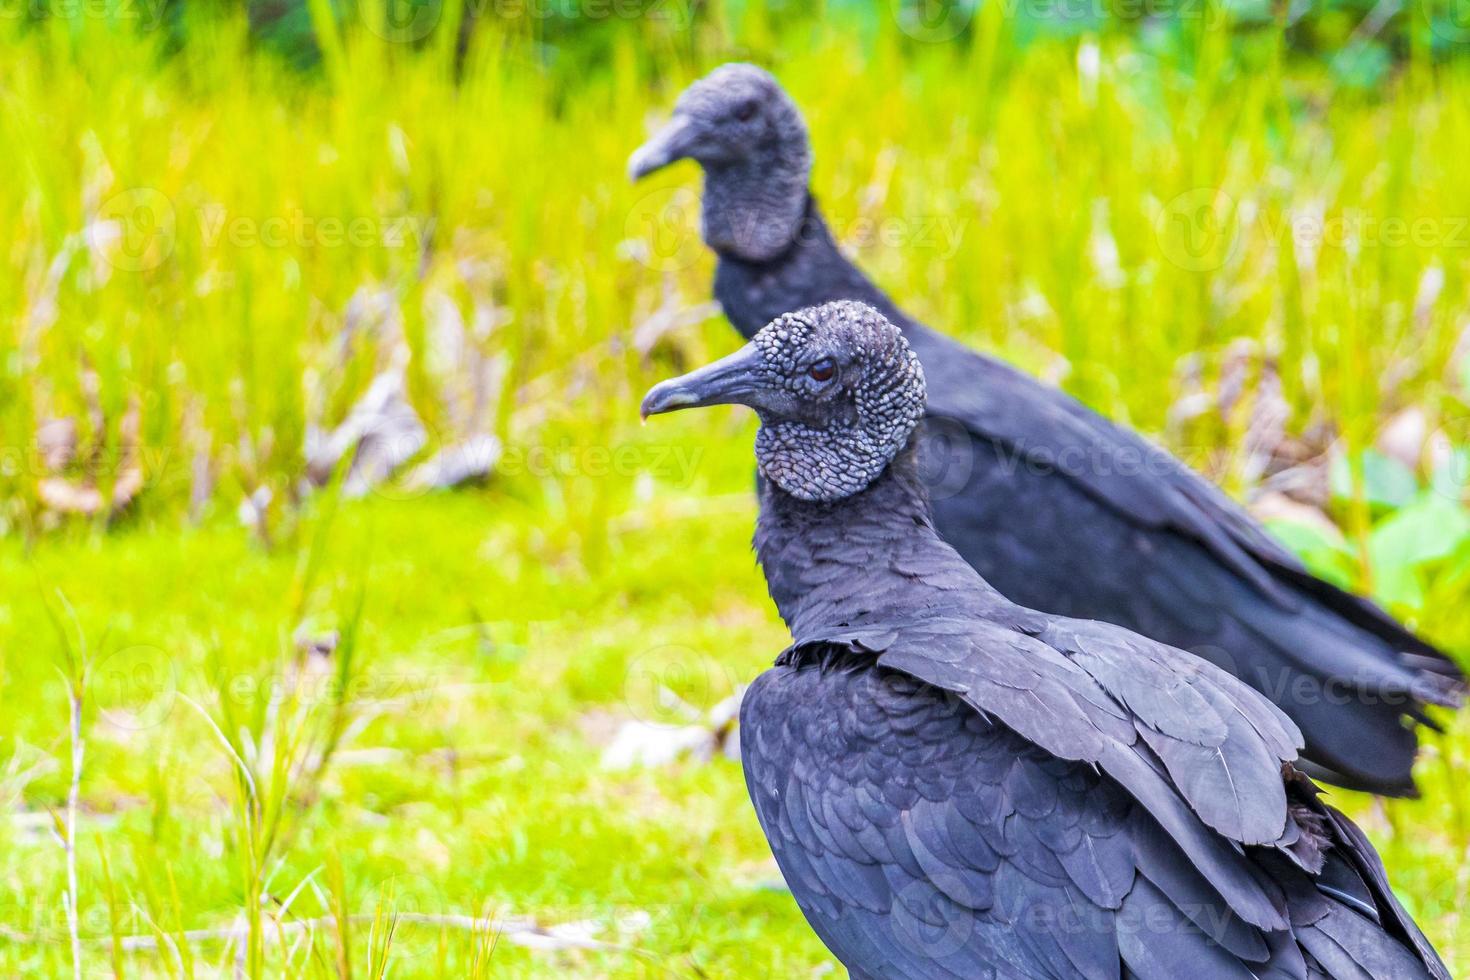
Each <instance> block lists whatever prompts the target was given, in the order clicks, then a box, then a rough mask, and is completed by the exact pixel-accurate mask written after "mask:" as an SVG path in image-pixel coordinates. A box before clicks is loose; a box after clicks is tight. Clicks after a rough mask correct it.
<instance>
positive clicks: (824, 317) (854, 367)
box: [643, 300, 924, 502]
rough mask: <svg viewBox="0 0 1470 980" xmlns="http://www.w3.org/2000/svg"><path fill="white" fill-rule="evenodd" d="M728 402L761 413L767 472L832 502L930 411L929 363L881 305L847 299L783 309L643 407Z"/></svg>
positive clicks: (785, 485)
mask: <svg viewBox="0 0 1470 980" xmlns="http://www.w3.org/2000/svg"><path fill="white" fill-rule="evenodd" d="M729 404H739V405H748V406H750V407H751V408H754V409H755V410H756V412H758V413H759V414H760V418H761V429H760V433H759V434H758V435H757V436H756V440H755V455H756V461H757V462H758V464H759V466H760V471H761V474H762V475H763V476H765V477H766V479H768V480H770V481H772V482H773V483H775V484H776V485H777V486H778V487H780V488H781V489H782V490H785V491H786V492H787V493H789V494H791V495H792V496H794V497H797V498H800V499H802V500H811V501H825V502H831V501H835V500H841V499H842V498H844V497H850V496H852V495H853V494H855V493H858V492H860V491H862V490H864V489H866V488H867V487H868V485H869V484H871V483H872V482H873V481H874V480H875V479H877V478H878V476H879V474H881V473H882V472H883V470H884V468H885V467H886V466H887V465H888V464H889V463H890V462H892V461H893V458H894V456H896V455H898V452H899V451H900V450H901V449H903V447H904V445H905V444H906V443H907V442H908V438H909V434H910V433H912V432H913V429H914V426H916V425H917V424H918V423H919V420H920V419H921V418H922V417H923V415H924V372H923V369H922V368H921V367H920V366H919V359H918V357H917V356H916V355H915V354H914V352H913V351H912V350H911V349H910V348H909V345H908V342H907V341H906V340H904V338H903V334H901V333H899V331H898V328H897V327H895V326H894V325H893V324H891V323H889V322H888V320H887V319H885V318H884V316H883V314H881V313H879V312H878V311H877V310H875V309H873V308H872V307H870V306H866V305H864V304H862V303H856V302H852V301H849V300H842V301H839V302H836V303H826V304H824V305H822V306H813V307H810V308H808V309H805V310H801V311H799V312H796V313H787V314H785V315H784V316H781V317H778V318H776V319H775V320H772V321H771V322H770V323H769V324H767V325H766V326H765V327H764V328H762V329H761V331H760V332H759V333H757V334H756V335H755V337H753V338H752V339H751V341H750V343H748V344H746V345H745V346H744V347H742V348H741V349H740V350H738V351H736V352H735V353H734V354H731V355H730V356H729V357H725V358H722V359H721V360H718V361H716V362H715V363H713V364H710V365H707V366H706V367H702V368H700V369H698V370H697V371H692V372H690V373H689V374H686V375H684V376H683V377H682V378H674V379H672V380H670V381H665V382H663V383H661V384H659V385H656V386H655V387H654V388H653V389H652V390H651V391H649V393H648V395H647V396H646V397H645V398H644V399H643V415H644V417H645V418H646V417H647V416H649V415H657V414H661V413H663V412H673V411H678V410H679V409H683V408H698V407H702V406H705V405H729Z"/></svg>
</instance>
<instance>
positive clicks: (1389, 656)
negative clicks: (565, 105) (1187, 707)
mask: <svg viewBox="0 0 1470 980" xmlns="http://www.w3.org/2000/svg"><path fill="white" fill-rule="evenodd" d="M686 157H688V158H692V159H694V160H696V161H697V162H698V163H699V164H700V165H701V166H702V167H703V169H704V177H705V179H704V202H703V203H704V208H703V235H704V239H705V241H706V243H707V244H709V245H710V247H712V248H713V249H714V250H715V251H716V253H717V254H718V256H719V263H718V267H717V271H716V273H715V282H714V291H715V296H716V298H717V299H718V300H719V301H720V303H721V305H722V306H723V307H724V311H725V314H726V315H727V316H728V317H729V319H730V322H731V323H733V324H734V326H735V327H736V329H738V330H739V331H740V333H741V334H743V335H744V336H745V337H747V338H749V337H750V336H752V335H753V334H755V332H756V331H757V330H759V329H760V328H761V327H762V326H764V325H765V324H766V323H767V322H769V321H770V320H772V319H774V318H775V317H777V316H779V315H781V314H782V313H786V312H789V311H791V310H797V309H801V308H803V307H807V306H812V305H815V304H818V303H824V302H828V301H831V300H837V299H855V300H860V301H862V302H864V303H867V304H869V305H870V306H873V307H875V308H877V309H878V310H879V311H881V312H882V313H883V314H884V316H886V317H887V318H888V319H889V320H891V321H892V322H894V323H895V324H897V325H898V326H899V328H900V329H901V330H902V331H903V333H904V336H905V337H906V338H907V339H908V341H909V343H910V345H912V347H913V349H914V350H915V351H916V352H917V354H918V356H919V360H920V361H921V362H922V363H923V365H924V369H925V371H926V372H927V374H928V378H929V418H928V420H927V421H926V423H925V425H924V427H923V429H922V430H921V436H920V440H919V452H920V462H921V472H922V473H923V474H924V475H925V479H926V482H927V483H929V484H930V487H931V491H932V492H931V497H932V499H933V502H934V510H935V521H936V524H937V526H938V528H939V533H940V535H941V536H942V537H943V538H944V539H945V540H946V541H948V542H949V543H950V544H951V545H953V546H954V547H955V548H956V549H957V550H958V551H959V553H960V554H961V555H962V556H963V557H964V559H965V560H966V561H968V562H969V563H970V564H971V565H973V566H974V567H975V569H976V570H977V571H979V572H980V574H981V575H982V576H984V578H985V579H986V580H987V581H989V582H990V583H991V584H992V585H994V586H995V587H996V588H998V589H999V590H1000V591H1001V592H1002V593H1003V594H1005V595H1006V596H1007V597H1009V598H1010V599H1013V600H1015V601H1016V602H1018V603H1020V604H1022V605H1024V606H1028V607H1031V608H1035V609H1044V610H1046V611H1048V612H1054V613H1058V614H1061V615H1067V616H1075V617H1079V618H1085V619H1102V620H1106V621H1108V622H1112V623H1117V624H1119V625H1121V626H1126V627H1128V628H1129V629H1131V630H1134V631H1136V632H1139V633H1142V634H1144V635H1145V636H1148V637H1151V638H1153V639H1156V640H1160V641H1162V642H1164V643H1167V644H1169V645H1171V646H1176V647H1180V648H1182V649H1185V650H1189V651H1191V652H1193V653H1196V654H1198V655H1201V656H1204V657H1205V658H1207V659H1209V660H1211V661H1212V662H1214V663H1215V664H1217V665H1218V666H1221V667H1224V668H1225V669H1226V670H1229V671H1230V672H1232V673H1234V674H1236V675H1237V676H1238V677H1240V678H1241V679H1242V680H1244V681H1245V682H1246V683H1248V684H1250V685H1252V686H1253V687H1255V688H1256V689H1258V690H1260V691H1262V692H1264V693H1265V694H1266V695H1267V696H1268V697H1269V698H1271V700H1273V701H1274V702H1275V703H1276V704H1277V705H1278V706H1279V707H1281V708H1282V709H1283V710H1284V711H1285V712H1286V713H1287V714H1288V715H1290V716H1291V718H1292V719H1293V720H1294V721H1295V722H1296V723H1297V725H1299V726H1300V727H1301V729H1302V731H1303V732H1304V733H1305V736H1306V749H1305V759H1306V760H1307V762H1308V763H1309V764H1310V765H1308V766H1307V768H1309V770H1310V771H1311V772H1312V773H1313V774H1314V775H1317V776H1319V777H1321V778H1324V779H1326V780H1328V781H1330V782H1334V783H1337V784H1339V785H1342V786H1348V787H1352V788H1355V789H1365V790H1370V791H1373V792H1377V793H1384V794H1389V795H1411V794H1413V792H1414V782H1413V776H1412V772H1411V770H1412V767H1413V762H1414V756H1415V752H1416V750H1417V747H1418V738H1417V734H1416V731H1415V723H1416V722H1419V723H1431V722H1430V720H1429V719H1428V717H1427V715H1426V713H1425V706H1426V705H1427V704H1437V705H1446V706H1454V705H1457V704H1458V703H1459V700H1460V692H1461V689H1462V684H1463V675H1462V674H1461V672H1460V670H1459V668H1458V667H1456V666H1455V664H1454V663H1453V662H1452V661H1451V660H1450V659H1449V658H1448V657H1446V656H1445V655H1444V654H1443V653H1442V652H1441V651H1439V650H1438V649H1436V648H1435V647H1433V646H1431V645H1430V644H1428V643H1426V642H1424V641H1423V640H1421V639H1419V638H1418V637H1416V636H1415V635H1414V634H1412V633H1411V632H1409V631H1408V630H1407V629H1405V628H1404V627H1403V626H1402V625H1400V624H1399V623H1398V622H1397V621H1395V620H1394V619H1393V618H1392V617H1390V616H1389V615H1388V614H1387V613H1385V612H1384V611H1383V610H1382V609H1381V608H1379V607H1378V606H1377V605H1375V604H1373V603H1372V602H1370V601H1368V600H1367V599H1364V598H1361V597H1359V596H1356V595H1352V594H1350V593H1348V592H1345V591H1343V590H1341V589H1338V588H1336V587H1335V586H1333V585H1330V584H1329V583H1327V582H1325V581H1323V580H1322V579H1320V578H1317V577H1316V576H1314V575H1312V574H1311V573H1310V572H1309V571H1307V569H1306V568H1305V567H1304V566H1303V565H1302V564H1301V562H1299V561H1298V560H1297V559H1296V557H1295V556H1293V555H1292V554H1291V553H1290V552H1288V551H1287V550H1286V549H1285V548H1284V547H1282V546H1281V544H1279V543H1278V542H1277V541H1276V540H1275V539H1274V538H1272V537H1271V536H1270V535H1269V534H1268V533H1267V532H1266V530H1265V529H1264V528H1262V527H1261V526H1260V525H1259V524H1258V523H1257V522H1256V521H1255V520H1254V519H1253V518H1252V517H1251V516H1250V515H1249V514H1247V513H1246V511H1245V510H1244V509H1243V508H1241V507H1240V506H1238V505H1237V504H1236V503H1235V502H1234V501H1232V500H1231V499H1230V498H1229V497H1227V496H1226V495H1225V494H1223V493H1222V492H1221V491H1219V490H1218V489H1217V488H1216V487H1215V486H1214V485H1212V484H1211V483H1209V482H1208V481H1206V480H1205V479H1203V478H1202V477H1200V476H1199V475H1198V474H1196V473H1194V472H1193V471H1192V470H1190V469H1189V468H1187V467H1186V466H1184V465H1183V464H1182V463H1180V462H1179V461H1178V460H1176V459H1175V458H1174V457H1172V456H1170V455H1169V454H1167V453H1166V452H1164V451H1163V450H1161V449H1159V448H1157V447H1155V446H1154V445H1152V444H1151V443H1149V442H1147V441H1146V440H1144V439H1143V438H1141V437H1140V436H1138V435H1137V434H1135V433H1133V432H1131V431H1129V430H1127V429H1124V428H1122V427H1119V426H1117V425H1114V424H1112V423H1111V422H1109V421H1108V420H1107V419H1104V418H1103V417H1102V416H1100V415H1097V414H1096V413H1094V412H1092V411H1090V410H1088V409H1087V408H1086V407H1084V406H1083V405H1082V404H1081V403H1079V402H1077V401H1076V400H1074V399H1072V398H1071V397H1069V396H1067V395H1066V394H1064V393H1062V392H1061V391H1058V390H1056V389H1054V388H1051V387H1048V386H1046V385H1043V384H1041V383H1040V382H1038V381H1036V380H1034V379H1032V378H1030V377H1028V376H1026V375H1024V374H1022V373H1021V372H1019V371H1017V370H1016V369H1014V368H1012V367H1010V366H1009V365H1007V364H1005V363H1003V362H1001V361H999V360H996V359H994V358H992V357H988V356H986V355H984V354H980V353H977V352H975V351H972V350H969V349H968V348H966V347H964V346H963V345H961V344H959V343H957V342H955V341H954V340H951V339H949V338H948V337H945V336H943V335H941V334H939V333H937V332H935V331H933V330H930V329H929V328H927V327H925V326H924V325H923V324H920V323H918V322H916V321H914V320H913V319H911V318H909V317H908V316H905V315H904V313H903V312H902V311H901V310H900V309H899V308H898V307H897V306H896V305H895V304H894V303H893V302H892V301H891V300H890V299H889V298H888V297H887V296H886V295H885V294H884V293H883V292H882V290H880V289H878V287H876V286H875V285H874V284H873V283H872V282H871V281H869V280H868V278H867V277H866V276H864V275H863V273H862V272H861V271H860V270H859V269H858V268H857V267H856V266H854V265H853V264H852V263H851V262H850V261H848V260H847V258H845V257H844V256H843V255H842V253H841V252H840V251H839V250H838V247H837V245H836V244H835V242H834V241H833V238H832V236H831V234H830V233H829V232H828V229H827V227H826V225H825V223H824V222H823V220H822V215H821V212H820V211H819V210H818V207H817V204H816V201H815V200H814V199H813V197H812V195H811V193H810V192H809V190H808V173H809V171H810V168H811V150H810V146H809V143H808V139H807V131H806V125H805V123H804V122H803V120H802V117H801V113H800V111H799V110H798V109H797V108H796V105H795V104H794V103H793V102H792V101H791V99H790V98H789V97H788V96H787V95H786V93H785V92H784V91H783V90H782V89H781V87H780V85H779V84H777V82H776V81H775V79H774V78H772V77H771V76H770V75H769V74H768V73H767V72H765V71H763V70H761V69H759V68H756V67H753V66H751V65H744V64H732V65H725V66H723V67H721V68H718V69H716V70H715V71H714V72H713V73H711V74H710V75H709V76H707V77H706V78H704V79H702V80H701V81H699V82H696V83H695V84H693V85H692V86H690V87H689V89H688V90H687V91H685V92H684V94H683V95H682V96H681V97H680V99H679V101H678V104H677V105H676V106H675V108H674V112H673V118H672V120H671V121H670V122H669V123H668V125H666V126H665V127H664V128H663V129H662V130H661V131H659V132H658V133H657V134H655V135H654V136H653V137H652V138H651V139H650V140H649V141H648V142H647V143H646V144H645V145H644V146H642V147H641V148H640V149H638V150H637V151H636V152H635V153H634V154H633V156H632V157H631V159H630V160H629V171H630V173H631V175H632V176H633V177H634V178H639V177H642V176H644V175H646V174H648V173H650V172H652V171H654V170H657V169H659V168H661V167H664V166H666V165H668V164H669V163H672V162H673V161H675V160H678V159H681V158H686Z"/></svg>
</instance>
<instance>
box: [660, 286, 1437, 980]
mask: <svg viewBox="0 0 1470 980" xmlns="http://www.w3.org/2000/svg"><path fill="white" fill-rule="evenodd" d="M730 403H738V404H743V405H748V406H750V407H752V408H754V409H755V410H756V411H757V412H758V413H759V415H760V419H761V428H760V432H759V434H758V435H757V436H756V457H757V460H758V463H759V469H760V473H761V475H762V476H763V477H764V481H763V487H762V502H761V503H762V506H761V516H760V521H759V525H758V528H757V531H756V549H757V553H758V555H759V558H760V562H761V565H762V567H763V568H764V570H765V574H766V578H767V582H768V584H769V586H770V591H771V596H772V598H773V599H774V600H775V601H776V604H777V606H778V608H779V609H780V612H781V616H782V617H783V618H784V619H785V620H786V622H787V624H788V625H789V626H790V628H791V632H792V637H793V643H792V645H791V646H790V647H788V648H787V649H786V650H785V652H783V653H782V654H781V655H780V657H779V658H778V659H777V661H776V666H775V667H774V668H772V669H771V670H769V671H767V672H766V673H764V674H762V675H761V676H760V677H759V678H757V679H756V681H755V682H754V683H753V684H752V685H751V687H750V689H749V691H748V692H747V694H746V697H745V701H744V704H743V706H742V708H741V716H740V745H741V752H742V757H743V759H744V766H745V777H746V783H747V785H748V787H749V789H750V795H751V798H752V800H753V802H754V804H755V809H756V814H757V816H758V818H759V820H760V823H761V827H762V828H763V829H764V830H765V833H766V837H767V839H768V840H769V841H770V844H771V849H772V851H773V852H774V853H775V856H776V860H777V863H778V864H779V865H780V867H781V871H782V873H783V875H784V876H785V878H786V881H787V883H788V884H789V885H790V886H791V890H792V893H793V894H794V896H795V897H796V901H797V903H798V904H799V905H800V907H801V909H802V911H803V912H804V913H805V915H806V917H807V919H808V921H809V922H810V923H811V925H812V927H813V928H814V929H815V930H816V931H817V933H818V935H820V936H821V938H822V940H823V942H825V943H826V944H827V946H828V947H829V948H830V949H831V950H832V952H833V953H834V954H835V955H836V956H837V958H838V959H840V960H841V961H842V962H843V964H844V965H846V966H847V968H848V969H849V971H851V973H852V975H853V976H854V977H857V978H879V977H882V978H923V980H930V978H935V980H942V978H962V980H978V978H984V977H1053V978H1059V980H1060V978H1072V977H1085V978H1088V980H1102V978H1121V977H1137V978H1141V980H1155V978H1157V980H1178V978H1180V977H1184V976H1199V977H1208V978H1210V980H1221V978H1231V977H1238V978H1242V980H1245V978H1250V977H1259V978H1265V977H1276V978H1307V977H1341V978H1349V977H1351V978H1354V980H1366V978H1374V980H1401V978H1409V977H1448V976H1449V974H1448V971H1447V970H1446V969H1445V967H1444V965H1443V964H1442V963H1441V962H1440V960H1439V958H1438V957H1437V956H1436V954H1435V952H1434V950H1433V949H1432V948H1431V947H1430V945H1429V943H1428V942H1427V941H1426V940H1425V938H1424V936H1423V935H1422V934H1421V933H1420V931H1419V929H1418V927H1417V926H1416V925H1415V924H1414V922H1413V921H1412V920H1411V919H1410V918H1409V916H1408V915H1407V914H1406V913H1405V912H1404V910H1403V908H1402V907H1401V906H1400V905H1399V904H1398V902H1397V900H1396V899H1395V898H1394V896H1393V893H1392V892H1391V891H1390V889H1389V885H1388V881H1387V878H1386V876H1385V873H1384V870H1383V866H1382V864H1381V863H1380V861H1379V859H1378V856H1377V854H1376V853H1375V852H1374V850H1373V848H1372V845H1370V844H1369V843H1368V841H1367V840H1366V839H1365V838H1364V837H1363V835H1362V834H1361V832H1359V830H1358V829H1357V828H1356V827H1355V826H1354V825H1353V824H1352V823H1351V822H1350V821H1349V820H1348V819H1347V818H1346V817H1344V816H1343V815H1342V814H1340V813H1338V812H1337V811H1336V810H1334V809H1333V808H1332V807H1330V806H1327V805H1326V804H1325V803H1323V802H1322V801H1321V800H1319V799H1318V798H1317V791H1316V789H1315V787H1314V786H1313V785H1312V783H1311V781H1310V780H1309V779H1307V777H1306V776H1304V775H1302V774H1301V773H1299V772H1298V771H1297V770H1296V769H1294V768H1293V766H1292V764H1291V761H1292V760H1293V759H1294V758H1295V756H1296V749H1297V747H1298V745H1299V740H1300V735H1299V733H1298V732H1297V730H1296V728H1295V727H1294V726H1293V725H1292V723H1291V721H1290V720H1289V719H1287V718H1286V717H1285V716H1284V715H1282V714H1281V713H1280V712H1279V711H1278V710H1277V709H1275V708H1274V707H1272V706H1271V704H1270V703H1269V702H1268V701H1267V700H1266V699H1264V698H1262V697H1261V696H1260V695H1258V694H1257V693H1256V692H1254V691H1252V690H1251V689H1250V688H1248V687H1246V686H1245V685H1243V684H1241V683H1240V682H1239V681H1237V680H1236V679H1235V678H1233V677H1232V676H1230V675H1229V674H1227V673H1225V672H1224V671H1222V670H1219V669H1218V668H1216V667H1214V666H1212V665H1210V664H1207V663H1205V662H1204V661H1202V660H1200V659H1198V658H1196V657H1193V656H1191V655H1189V654H1187V653H1184V652H1182V651H1179V650H1175V649H1173V648H1170V647H1167V646H1164V645H1162V644H1160V643H1156V642H1154V641H1152V640H1149V639H1145V638H1144V637H1141V636H1138V635H1135V634H1133V633H1129V632H1128V631H1127V630H1125V629H1122V628H1121V627H1118V626H1113V625H1110V624H1107V623H1099V622H1087V621H1081V620H1075V619H1067V618H1064V617H1060V616H1055V615H1050V614H1046V613H1039V612H1033V611H1031V610H1028V609H1023V608H1021V607H1020V606H1017V605H1016V604H1014V603H1012V602H1010V601H1009V600H1007V599H1005V598H1004V597H1002V596H1001V595H1000V593H998V592H996V591H995V590H994V589H992V588H991V587H990V586H989V585H987V584H986V583H985V582H984V580H983V579H981V578H980V576H979V575H978V574H977V573H976V572H975V570H974V569H973V568H971V567H970V566H969V565H967V564H966V563H965V562H964V561H963V560H962V559H961V558H960V556H959V555H958V554H957V553H956V552H955V551H954V549H953V548H951V547H950V546H949V545H948V544H946V543H944V542H943V541H942V540H941V539H940V538H939V536H938V534H937V533H936V532H935V527H934V522H933V515H932V512H931V510H930V507H929V502H928V496H927V493H926V491H925V489H924V487H923V486H922V484H921V483H920V481H919V479H918V477H917V471H916V464H915V445H916V441H917V440H915V439H914V438H913V433H914V431H915V427H916V426H917V425H918V424H919V422H920V420H921V418H922V416H923V413H924V378H923V372H922V369H921V368H920V366H919V361H918V358H917V357H915V356H914V353H913V351H912V350H911V349H910V348H909V346H908V344H907V343H905V341H904V339H903V337H902V335H901V334H900V333H899V331H898V330H897V329H896V328H894V327H893V325H892V324H890V323H889V322H888V321H887V320H885V319H884V318H883V316H882V315H881V314H879V313H878V312H877V311H875V310H873V309H872V308H871V307H867V306H863V305H862V304H859V303H853V302H839V303H832V304H828V305H826V306H823V307H819V308H816V309H812V310H806V311H802V312H799V313H794V314H788V315H786V316H782V317H781V318H779V319H777V320H776V321H775V322H773V323H772V324H771V325H770V326H768V327H767V328H766V329H764V330H762V331H760V332H759V333H758V334H756V336H755V338H754V339H753V340H752V342H751V343H749V344H747V345H746V346H745V347H744V348H742V349H741V350H740V351H739V352H737V353H735V354H732V355H730V356H729V357H727V358H725V359H723V360H721V361H718V362H716V363H715V364H712V365H709V366H708V367H705V368H701V369H699V370H697V371H694V372H693V373H691V374H689V375H686V376H685V377H683V378H678V379H675V380H672V381H666V382H664V383H662V384H660V385H658V386H657V387H655V388H654V389H653V390H652V391H650V392H649V393H648V396H647V397H646V398H645V399H644V402H643V413H644V415H645V416H647V415H652V414H657V413H661V412H669V411H674V410H676V409H681V408H692V407H697V406H702V405H714V404H730Z"/></svg>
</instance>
